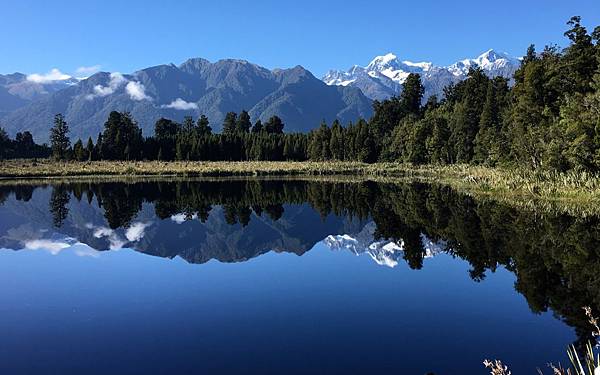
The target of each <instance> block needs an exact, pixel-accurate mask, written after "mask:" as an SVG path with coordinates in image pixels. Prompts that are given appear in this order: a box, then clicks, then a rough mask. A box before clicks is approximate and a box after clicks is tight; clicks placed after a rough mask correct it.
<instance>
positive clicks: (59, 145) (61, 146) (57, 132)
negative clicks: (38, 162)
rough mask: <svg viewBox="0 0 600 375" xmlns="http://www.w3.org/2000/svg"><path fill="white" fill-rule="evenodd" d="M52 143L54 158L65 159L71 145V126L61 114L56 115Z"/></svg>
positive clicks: (51, 135)
mask: <svg viewBox="0 0 600 375" xmlns="http://www.w3.org/2000/svg"><path fill="white" fill-rule="evenodd" d="M50 143H51V145H52V146H51V147H52V157H53V158H54V159H56V160H64V159H66V158H67V156H68V152H69V147H71V141H70V140H69V126H68V125H67V122H66V121H65V118H64V117H63V115H61V114H57V115H56V116H54V126H53V127H52V128H51V129H50Z"/></svg>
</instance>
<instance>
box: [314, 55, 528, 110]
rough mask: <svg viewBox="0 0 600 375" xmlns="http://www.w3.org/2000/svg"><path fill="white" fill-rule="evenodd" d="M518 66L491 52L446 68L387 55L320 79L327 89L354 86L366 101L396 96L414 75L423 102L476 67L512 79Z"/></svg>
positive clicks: (461, 78)
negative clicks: (419, 83) (418, 78)
mask: <svg viewBox="0 0 600 375" xmlns="http://www.w3.org/2000/svg"><path fill="white" fill-rule="evenodd" d="M520 64H521V61H520V59H518V58H514V57H511V56H509V55H508V54H506V53H499V52H496V51H494V50H489V51H487V52H484V53H483V54H481V55H479V56H478V57H477V58H475V59H465V60H461V61H458V62H456V63H454V64H452V65H449V66H436V65H434V64H433V63H430V62H411V61H403V60H400V59H399V58H398V57H397V56H396V55H394V54H392V53H388V54H386V55H383V56H377V57H375V58H374V59H373V60H372V61H371V62H370V63H369V64H368V65H367V66H365V67H362V66H359V65H354V66H353V67H351V68H350V69H348V70H347V71H340V70H330V71H329V72H328V73H327V74H325V76H324V77H323V78H322V79H323V82H325V83H326V84H328V85H331V86H343V87H358V88H359V89H360V90H361V91H362V92H363V93H364V94H365V95H366V96H367V97H369V98H370V99H373V100H382V99H387V98H389V97H391V96H394V95H398V94H400V92H401V91H402V84H403V83H404V81H405V80H406V77H408V75H409V74H410V73H418V74H420V75H421V80H422V82H423V86H424V88H425V99H426V98H428V97H429V96H431V95H436V96H437V97H438V98H442V97H443V95H444V92H443V90H444V87H446V86H448V85H449V84H453V83H458V82H460V81H462V80H464V79H465V78H466V77H467V74H468V73H469V69H470V68H475V67H480V68H481V69H483V71H484V72H485V73H486V74H487V75H488V76H490V77H497V76H502V77H506V78H512V76H513V74H514V72H515V71H516V70H517V69H518V68H519V66H520Z"/></svg>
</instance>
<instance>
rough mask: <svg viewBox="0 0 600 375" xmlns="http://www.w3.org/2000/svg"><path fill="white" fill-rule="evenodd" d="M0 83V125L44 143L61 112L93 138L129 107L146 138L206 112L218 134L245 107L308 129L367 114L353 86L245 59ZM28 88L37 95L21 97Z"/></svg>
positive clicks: (74, 132)
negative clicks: (157, 128)
mask: <svg viewBox="0 0 600 375" xmlns="http://www.w3.org/2000/svg"><path fill="white" fill-rule="evenodd" d="M65 81H66V80H65ZM0 85H1V90H2V91H0V103H2V104H0V110H2V111H3V112H2V113H3V115H2V113H0V116H2V117H1V118H0V122H1V123H2V125H3V126H4V127H5V128H6V130H7V131H8V132H9V134H11V135H14V134H15V133H16V132H18V131H23V130H30V131H31V132H32V134H33V135H34V138H35V139H37V140H42V141H46V140H47V139H48V130H49V128H50V127H51V125H52V119H53V117H54V115H55V114H56V113H62V114H63V115H64V116H65V118H66V120H67V122H68V123H69V125H70V129H71V138H79V137H81V138H86V137H88V136H93V137H95V136H96V135H97V134H98V133H99V132H100V131H101V130H102V129H103V124H104V122H105V121H106V119H107V117H108V114H109V113H110V112H111V111H113V110H118V111H129V112H131V114H132V115H133V117H134V118H135V119H136V120H137V121H138V123H139V125H140V127H141V128H142V130H143V132H144V134H145V135H151V134H152V132H153V127H154V123H155V122H156V120H157V119H159V118H160V117H168V118H171V119H175V120H179V121H181V120H182V119H183V117H184V116H186V115H189V116H194V117H198V116H199V115H200V114H204V115H206V116H207V117H208V118H209V120H210V122H211V126H212V128H213V130H215V131H220V130H221V124H222V121H223V119H224V117H225V114H226V113H227V112H229V111H235V112H240V111H242V110H244V109H245V110H248V111H249V113H250V116H251V118H252V120H253V121H256V120H258V119H260V120H262V121H266V120H268V118H269V117H271V116H273V115H278V116H280V117H281V118H282V119H283V121H284V123H285V130H286V131H289V132H293V131H301V132H305V131H309V130H310V129H312V128H314V127H316V126H318V125H319V123H320V122H321V121H322V120H325V121H328V122H331V121H333V120H334V119H336V118H337V119H339V120H341V121H342V122H348V121H351V120H355V119H356V118H359V117H369V116H370V115H371V113H372V108H371V101H370V100H369V99H368V98H367V97H365V96H364V95H363V94H362V92H361V91H360V89H358V88H355V87H332V86H328V85H326V84H325V83H323V82H322V81H321V80H319V79H318V78H316V77H315V76H313V75H312V74H311V73H310V72H309V71H308V70H306V69H304V68H302V67H301V66H296V67H294V68H291V69H275V70H268V69H265V68H263V67H260V66H258V65H255V64H251V63H249V62H247V61H243V60H220V61H217V62H215V63H211V62H209V61H208V60H204V59H200V58H195V59H190V60H188V61H186V62H184V63H183V64H181V65H179V66H176V65H173V64H170V65H159V66H154V67H150V68H146V69H142V70H140V71H137V72H135V73H132V74H121V73H115V72H113V73H108V72H99V73H96V74H94V75H92V76H91V77H89V78H85V79H82V80H79V81H77V82H52V83H37V82H32V81H31V79H30V77H29V76H24V75H22V74H13V75H10V76H0ZM58 85H61V86H62V87H61V88H60V89H55V88H56V87H57V86H58ZM15 87H16V88H15ZM27 89H29V90H30V91H31V92H33V93H35V94H32V95H31V96H27V95H25V93H26V91H27Z"/></svg>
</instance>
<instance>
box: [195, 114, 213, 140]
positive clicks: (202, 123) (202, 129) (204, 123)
mask: <svg viewBox="0 0 600 375" xmlns="http://www.w3.org/2000/svg"><path fill="white" fill-rule="evenodd" d="M196 129H197V132H198V135H200V136H207V135H210V134H212V128H211V127H210V124H209V122H208V117H206V116H204V115H201V116H200V118H199V119H198V122H197V124H196Z"/></svg>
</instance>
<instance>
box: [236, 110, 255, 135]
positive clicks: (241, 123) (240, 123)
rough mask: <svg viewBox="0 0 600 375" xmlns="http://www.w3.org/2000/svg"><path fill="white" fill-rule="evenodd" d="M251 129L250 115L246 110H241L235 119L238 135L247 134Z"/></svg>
mask: <svg viewBox="0 0 600 375" xmlns="http://www.w3.org/2000/svg"><path fill="white" fill-rule="evenodd" d="M251 127H252V122H250V115H249V114H248V112H247V111H246V110H243V111H242V112H241V113H240V115H239V116H238V118H237V123H236V129H237V131H238V132H240V133H248V132H250V128H251Z"/></svg>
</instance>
